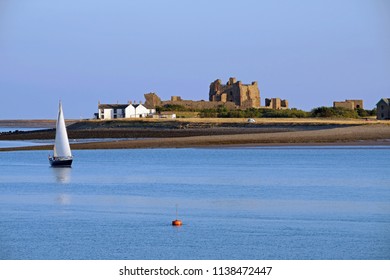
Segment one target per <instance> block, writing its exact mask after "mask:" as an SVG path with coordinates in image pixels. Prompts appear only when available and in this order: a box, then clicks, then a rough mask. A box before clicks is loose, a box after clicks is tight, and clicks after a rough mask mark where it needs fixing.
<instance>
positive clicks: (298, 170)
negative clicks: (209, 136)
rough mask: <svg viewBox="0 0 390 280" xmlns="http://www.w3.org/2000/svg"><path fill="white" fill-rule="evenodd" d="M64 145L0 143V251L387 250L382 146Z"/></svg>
mask: <svg viewBox="0 0 390 280" xmlns="http://www.w3.org/2000/svg"><path fill="white" fill-rule="evenodd" d="M73 152H74V164H73V166H72V168H51V167H49V162H48V160H47V154H48V153H49V151H23V152H2V153H0V259H294V260H295V259H389V258H390V176H389V174H390V172H389V171H390V161H389V159H390V148H389V147H283V148H280V147H272V148H227V149H225V148H223V149H222V148H221V149H138V150H85V151H73ZM176 208H177V210H178V211H177V215H178V218H179V219H181V220H182V221H183V226H182V227H173V226H171V222H172V220H174V219H176Z"/></svg>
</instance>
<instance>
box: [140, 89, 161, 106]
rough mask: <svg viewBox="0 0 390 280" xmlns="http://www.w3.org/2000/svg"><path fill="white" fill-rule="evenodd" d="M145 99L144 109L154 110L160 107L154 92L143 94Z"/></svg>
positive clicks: (158, 98) (159, 100) (159, 101)
mask: <svg viewBox="0 0 390 280" xmlns="http://www.w3.org/2000/svg"><path fill="white" fill-rule="evenodd" d="M144 97H145V104H144V105H145V107H146V108H148V109H154V108H156V107H157V106H161V99H160V97H158V95H157V94H155V93H154V92H150V93H146V94H144Z"/></svg>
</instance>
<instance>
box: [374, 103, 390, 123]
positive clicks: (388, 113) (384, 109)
mask: <svg viewBox="0 0 390 280" xmlns="http://www.w3.org/2000/svg"><path fill="white" fill-rule="evenodd" d="M376 118H377V119H378V120H390V98H382V99H381V100H379V102H378V103H377V104H376Z"/></svg>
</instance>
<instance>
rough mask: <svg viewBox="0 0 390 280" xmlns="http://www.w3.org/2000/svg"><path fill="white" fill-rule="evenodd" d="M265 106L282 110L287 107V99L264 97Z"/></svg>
mask: <svg viewBox="0 0 390 280" xmlns="http://www.w3.org/2000/svg"><path fill="white" fill-rule="evenodd" d="M265 107H266V108H270V109H274V110H282V109H288V101H287V100H286V99H283V100H282V99H280V98H278V97H277V98H266V99H265Z"/></svg>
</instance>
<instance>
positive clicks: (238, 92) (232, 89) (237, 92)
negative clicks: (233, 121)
mask: <svg viewBox="0 0 390 280" xmlns="http://www.w3.org/2000/svg"><path fill="white" fill-rule="evenodd" d="M209 101H211V102H233V103H234V104H235V105H237V106H239V108H241V109H247V108H259V107H260V90H259V87H258V85H257V82H252V84H250V85H248V84H243V83H242V82H241V81H237V79H236V78H229V81H228V82H227V83H226V85H223V84H222V81H221V80H219V79H218V80H215V81H214V82H212V83H211V84H210V91H209Z"/></svg>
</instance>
